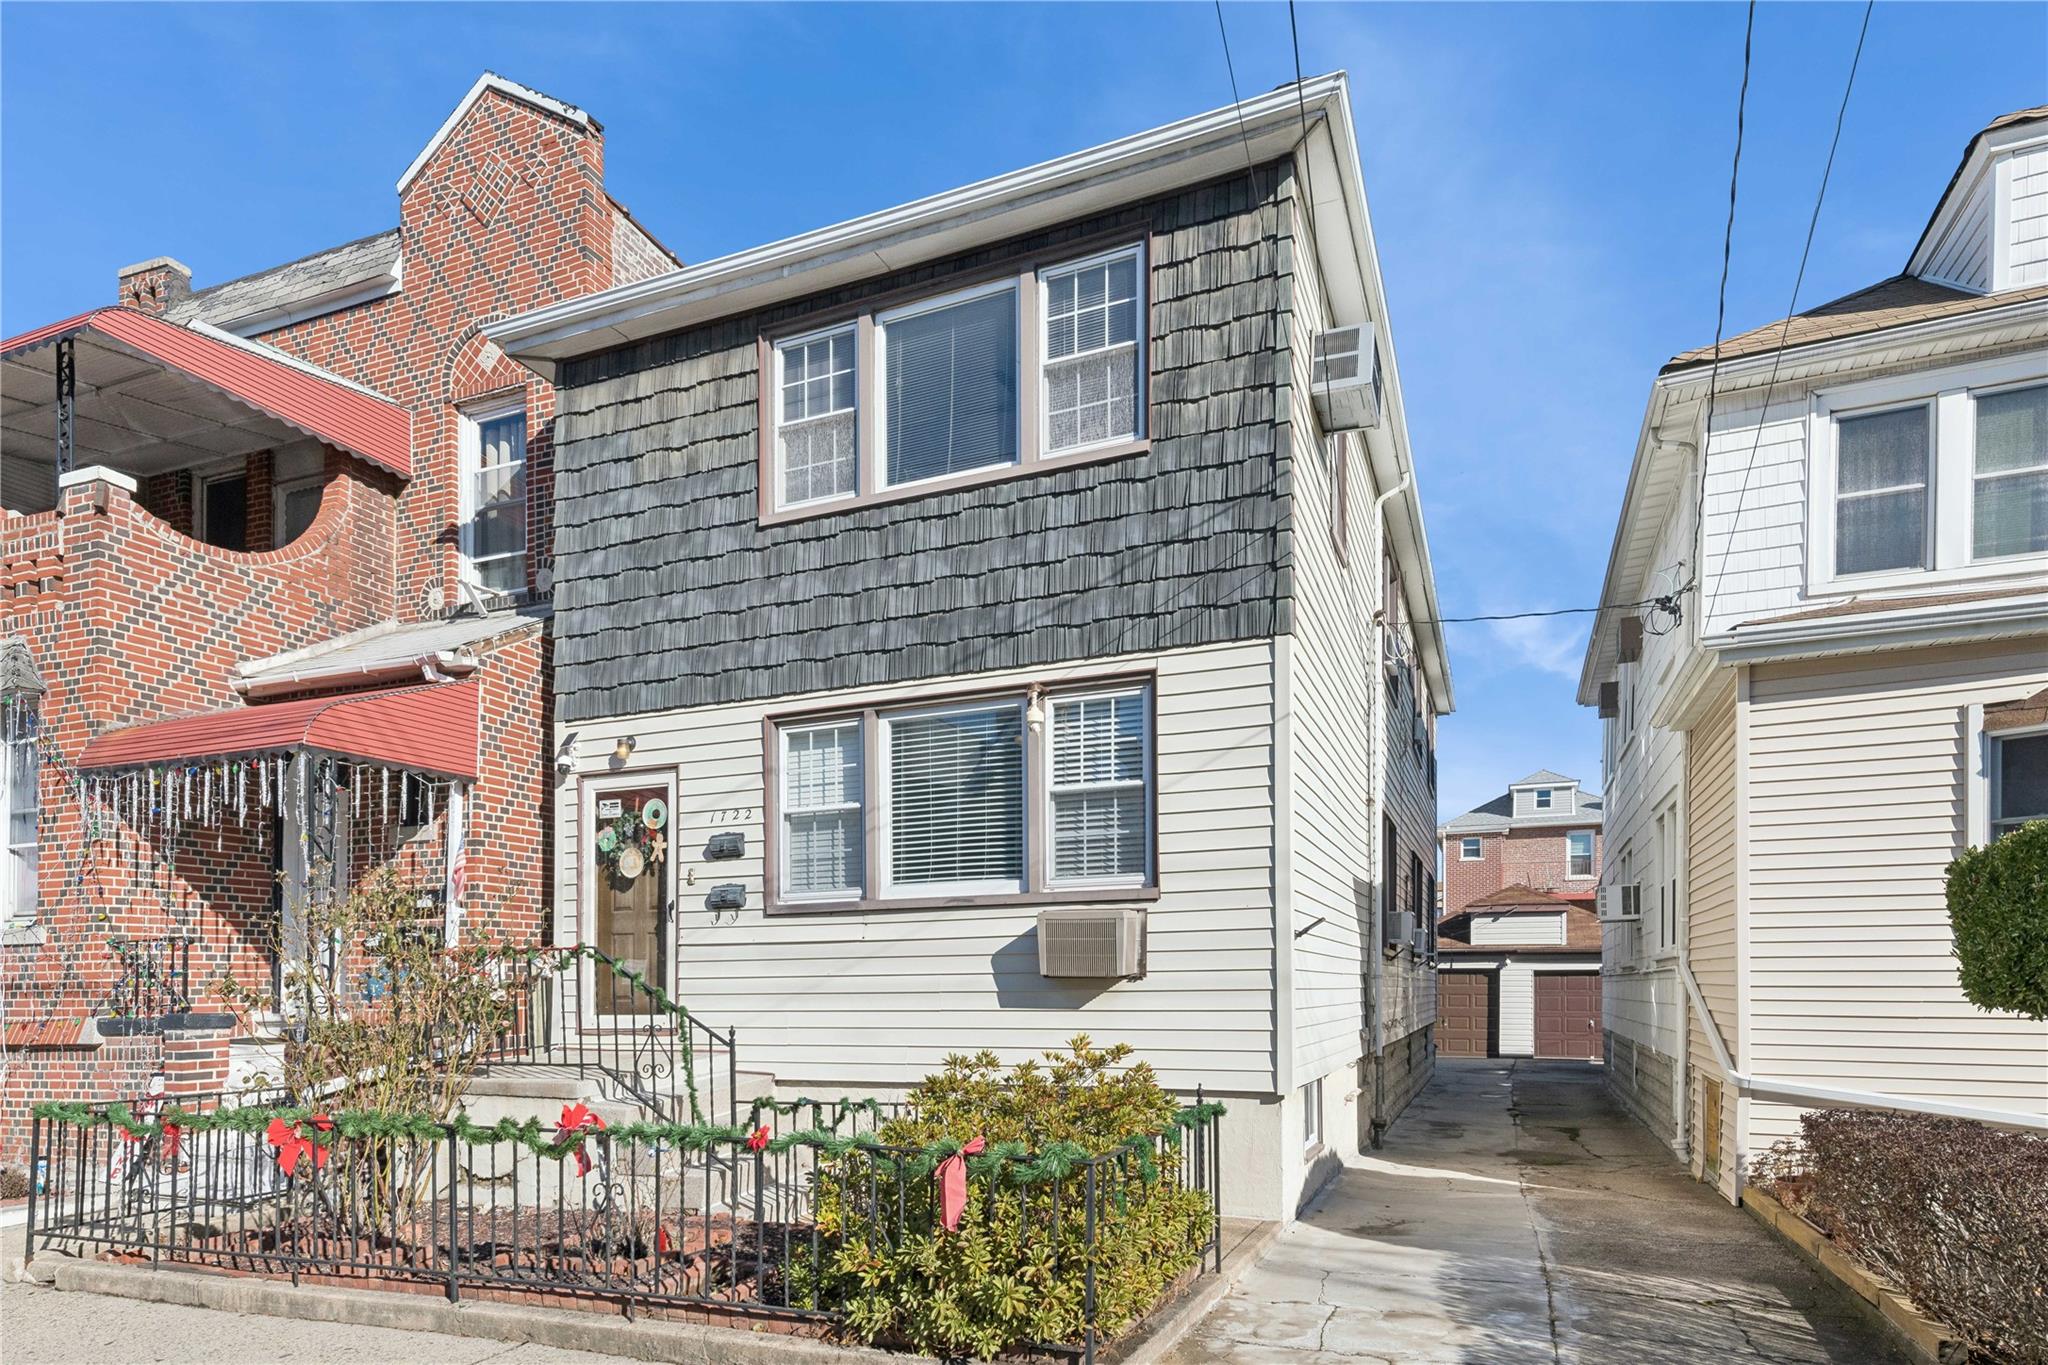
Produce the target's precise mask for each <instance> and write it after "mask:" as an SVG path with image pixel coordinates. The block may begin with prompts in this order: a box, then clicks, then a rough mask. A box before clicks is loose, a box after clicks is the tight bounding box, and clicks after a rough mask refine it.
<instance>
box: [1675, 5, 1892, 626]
mask: <svg viewBox="0 0 2048 1365" xmlns="http://www.w3.org/2000/svg"><path fill="white" fill-rule="evenodd" d="M1876 7H1877V0H1865V3H1864V6H1863V26H1862V27H1861V28H1859V29H1858V30H1857V31H1856V53H1855V55H1854V56H1852V57H1851V58H1850V59H1849V79H1848V81H1847V82H1846V83H1844V85H1843V86H1842V103H1841V105H1840V107H1838V108H1837V109H1836V110H1835V134H1834V137H1833V138H1832V139H1831V140H1830V141H1829V142H1828V160H1827V164H1826V165H1825V166H1823V167H1822V168H1821V173H1820V190H1819V192H1818V193H1817V194H1815V195H1814V197H1813V214H1812V216H1811V217H1809V218H1808V219H1807V220H1806V245H1805V246H1804V247H1802V248H1800V251H1799V272H1798V274H1796V275H1794V276H1793V278H1792V298H1791V300H1790V301H1789V302H1787V303H1786V305H1785V320H1784V321H1783V322H1782V323H1780V324H1779V325H1778V345H1777V350H1776V353H1775V354H1774V355H1772V357H1771V377H1770V379H1769V380H1767V381H1766V382H1765V384H1764V401H1763V406H1762V408H1761V409H1760V410H1759V411H1758V413H1757V424H1756V436H1755V438H1754V439H1753V440H1751V442H1750V444H1749V458H1748V459H1746V460H1744V461H1743V465H1742V485H1741V487H1740V488H1738V489H1737V490H1736V494H1735V514H1734V516H1732V517H1731V518H1730V519H1729V521H1728V548H1727V549H1724V550H1723V551H1722V552H1721V563H1720V568H1719V569H1718V570H1717V571H1716V572H1715V574H1714V577H1713V581H1712V582H1711V583H1709V584H1708V585H1707V587H1706V589H1705V596H1706V602H1705V603H1704V604H1703V605H1702V606H1701V608H1700V619H1701V620H1702V621H1705V619H1706V617H1707V614H1708V613H1709V612H1710V611H1711V610H1712V609H1713V606H1714V597H1715V595H1716V593H1717V592H1718V590H1719V589H1720V586H1721V580H1722V579H1723V578H1724V577H1726V576H1727V573H1728V560H1729V557H1730V556H1731V555H1732V554H1733V553H1734V548H1735V532H1736V529H1737V528H1738V527H1740V526H1741V524H1742V504H1743V502H1744V501H1745V500H1746V499H1747V498H1748V496H1749V477H1750V474H1751V472H1752V471H1753V470H1755V468H1756V454H1757V451H1758V450H1759V449H1761V448H1762V446H1763V441H1764V425H1765V423H1766V421H1767V420H1768V419H1769V417H1770V410H1771V393H1772V391H1773V390H1774V389H1776V388H1777V387H1778V367H1779V365H1781V364H1782V363H1783V362H1784V359H1785V338H1786V335H1787V333H1789V332H1790V331H1791V330H1792V318H1793V316H1794V315H1795V314H1796V313H1798V311H1799V289H1800V286H1801V285H1803V284H1804V283H1805V282H1806V262H1807V258H1808V257H1810V256H1811V255H1812V254H1813V235H1814V230H1815V229H1816V228H1818V227H1819V226H1820V208H1821V205H1822V204H1823V203H1825V202H1826V201H1827V197H1828V180H1829V179H1830V178H1831V177H1832V176H1833V175H1834V173H1835V152H1836V150H1837V149H1838V148H1840V147H1841V145H1842V123H1843V120H1845V119H1846V118H1847V117H1848V114H1849V95H1850V93H1851V92H1853V91H1854V90H1855V89H1856V69H1857V68H1858V67H1859V66H1861V65H1862V64H1863V40H1864V39H1865V38H1867V37H1869V36H1870V13H1871V11H1872V10H1873V9H1875V8H1876ZM1717 363H1718V362H1717ZM1701 444H1702V446H1704V445H1705V442H1704V440H1703V441H1702V442H1701ZM1700 467H1701V470H1702V471H1703V472H1702V474H1701V478H1702V479H1703V480H1704V478H1705V474H1704V470H1705V468H1706V451H1705V450H1704V449H1702V450H1701V452H1700ZM1702 491H1703V492H1704V487H1703V488H1702ZM1700 548H1701V551H1702V553H1701V556H1700V557H1701V559H1702V560H1704V559H1705V558H1706V555H1705V553H1704V552H1705V549H1706V546H1705V542H1704V541H1703V542H1702V543H1701V547H1700Z"/></svg>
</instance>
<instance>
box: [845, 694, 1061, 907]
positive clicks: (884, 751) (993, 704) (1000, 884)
mask: <svg viewBox="0 0 2048 1365" xmlns="http://www.w3.org/2000/svg"><path fill="white" fill-rule="evenodd" d="M1004 707H1010V708H1013V709H1015V710H1016V712H1017V728H1018V732H1019V733H1020V734H1024V735H1025V737H1026V742H1027V743H1028V742H1029V733H1028V727H1027V726H1026V725H1025V723H1024V698H1023V697H1021V696H1016V697H983V698H980V699H977V700H972V701H960V702H949V703H946V704H943V705H938V706H913V707H899V708H895V709H892V710H888V711H878V712H877V713H876V716H875V746H876V747H877V748H878V749H880V750H881V752H880V753H879V754H878V755H876V756H875V762H876V763H877V764H878V765H879V768H878V771H879V774H880V779H881V784H880V787H879V789H878V790H879V791H880V797H879V799H878V801H877V809H876V811H875V820H876V822H877V825H878V827H879V829H880V832H881V839H880V840H879V843H880V846H881V857H882V865H881V867H879V868H877V869H876V871H875V879H876V886H877V887H878V888H879V890H880V892H881V897H882V899H883V900H911V899H916V898H923V897H932V896H1014V895H1022V894H1023V892H1024V888H1025V884H1026V882H1027V880H1028V879H1027V878H1026V877H1025V876H1024V875H1023V873H1024V862H1028V861H1029V859H1030V857H1031V827H1030V823H1029V821H1030V818H1031V816H1030V811H1031V797H1030V791H1031V770H1030V764H1029V762H1028V759H1027V761H1026V762H1023V763H1019V764H1018V765H1017V814H1018V818H1019V824H1020V826H1021V828H1019V830H1018V831H1017V833H1018V838H1019V841H1020V842H1021V843H1022V844H1023V847H1024V858H1023V860H1022V861H1020V862H1019V864H1018V875H1017V877H1016V878H1015V879H1000V880H999V879H994V878H985V879H983V880H980V881H964V882H898V881H897V880H896V877H895V870H894V869H895V866H896V858H895V845H896V821H895V818H894V816H895V811H894V809H893V807H892V805H891V803H890V800H889V792H890V790H891V788H892V787H893V786H894V785H895V782H894V779H895V766H896V764H895V753H894V749H895V746H894V745H893V744H892V743H891V742H890V740H891V731H892V730H893V729H894V728H895V725H896V723H897V722H898V721H905V720H916V719H919V718H921V717H929V716H947V715H962V714H967V713H971V712H977V711H999V710H1002V709H1003V708H1004ZM863 761H865V755H864V756H863Z"/></svg>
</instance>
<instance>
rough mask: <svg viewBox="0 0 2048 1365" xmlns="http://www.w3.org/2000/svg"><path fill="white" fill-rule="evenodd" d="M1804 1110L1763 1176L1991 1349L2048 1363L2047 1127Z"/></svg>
mask: <svg viewBox="0 0 2048 1365" xmlns="http://www.w3.org/2000/svg"><path fill="white" fill-rule="evenodd" d="M1800 1123H1801V1128H1802V1130H1803V1140H1802V1141H1800V1142H1797V1143H1779V1144H1777V1145H1776V1146H1774V1147H1773V1148H1772V1149H1771V1150H1770V1151H1769V1152H1767V1153H1765V1155H1764V1156H1763V1157H1762V1158H1761V1159H1760V1160H1759V1161H1758V1162H1757V1163H1756V1164H1755V1166H1754V1167H1753V1168H1752V1174H1753V1177H1754V1178H1755V1180H1756V1182H1757V1183H1758V1184H1760V1185H1762V1186H1764V1187H1765V1188H1766V1189H1768V1190H1770V1191H1771V1192H1772V1193H1773V1194H1774V1195H1777V1196H1778V1197H1779V1200H1780V1202H1781V1203H1784V1204H1786V1206H1787V1207H1788V1208H1793V1209H1795V1210H1797V1211H1798V1212H1800V1213H1801V1214H1803V1215H1804V1216H1805V1217H1806V1218H1808V1219H1809V1220H1811V1221H1812V1222H1813V1223H1814V1224H1816V1225H1817V1226H1818V1227H1820V1229H1821V1230H1822V1231H1824V1232H1826V1233H1827V1234H1828V1236H1829V1237H1830V1238H1831V1239H1832V1240H1833V1241H1834V1242H1835V1244H1836V1245H1837V1246H1839V1247H1840V1248H1841V1249H1842V1250H1843V1251H1845V1252H1847V1253H1849V1254H1850V1255H1852V1256H1854V1257H1855V1258H1856V1259H1857V1260H1859V1261H1861V1262H1863V1263H1864V1264H1866V1265H1868V1266H1870V1267H1871V1268H1872V1269H1874V1270H1877V1271H1879V1272H1881V1273H1883V1274H1884V1275H1886V1276H1888V1277H1889V1278H1891V1279H1892V1280H1893V1281H1895V1282H1896V1283H1897V1284H1898V1285H1899V1286H1900V1287H1901V1288H1902V1289H1904V1290H1905V1291H1906V1293H1907V1295H1908V1296H1910V1297H1911V1298H1912V1299H1913V1301H1914V1302H1915V1303H1917V1304H1919V1305H1920V1307H1921V1308H1923V1309H1925V1310H1926V1311H1927V1312H1929V1313H1931V1314H1933V1315H1934V1316H1935V1317H1938V1318H1940V1319H1942V1320H1943V1321H1945V1322H1947V1323H1949V1324H1950V1325H1951V1326H1953V1327H1955V1328H1957V1329H1959V1330H1961V1331H1962V1332H1963V1333H1965V1334H1966V1335H1967V1336H1969V1337H1970V1338H1972V1341H1973V1345H1974V1347H1975V1349H1976V1350H1977V1351H1978V1353H1979V1354H1980V1355H1981V1356H1983V1357H1984V1358H1986V1359H1991V1360H2002V1361H2017V1362H2025V1363H2026V1365H2048V1138H2042V1137H2039V1136H2035V1135H2032V1134H2028V1133H2019V1132H2009V1131H2006V1130H2003V1129H1997V1128H1991V1127H1988V1126H1986V1125H1984V1124H1981V1123H1971V1122H1969V1121H1967V1120H1964V1119H1944V1118H1933V1117H1929V1116H1926V1115H1919V1114H1899V1113H1879V1112H1872V1111H1865V1110H1852V1109H1822V1110H1816V1111H1814V1112H1812V1113H1809V1114H1807V1115H1805V1116H1804V1117H1803V1118H1802V1119H1801V1121H1800Z"/></svg>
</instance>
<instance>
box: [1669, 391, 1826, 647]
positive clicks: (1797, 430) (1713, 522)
mask: <svg viewBox="0 0 2048 1365" xmlns="http://www.w3.org/2000/svg"><path fill="white" fill-rule="evenodd" d="M1807 405H1808V399H1807V397H1806V395H1805V394H1803V393H1798V394H1793V395H1791V396H1789V397H1787V396H1783V394H1782V391H1781V396H1780V397H1779V398H1777V399H1775V400H1774V401H1773V402H1772V403H1771V407H1770V411H1769V412H1768V413H1765V412H1764V411H1763V409H1762V406H1761V403H1760V401H1759V400H1758V399H1757V398H1755V397H1751V398H1749V399H1747V400H1746V401H1741V402H1735V403H1731V404H1729V405H1728V406H1727V407H1726V408H1725V410H1723V411H1719V412H1716V413H1715V415H1714V430H1713V432H1712V434H1711V435H1710V436H1709V438H1708V441H1707V477H1706V516H1705V518H1704V526H1703V531H1704V535H1705V547H1704V554H1703V556H1702V571H1701V575H1700V600H1701V601H1702V602H1703V603H1705V610H1704V615H1705V621H1704V624H1703V626H1702V633H1704V634H1714V633H1716V632H1718V631H1722V630H1725V629H1727V628H1729V627H1731V626H1735V625H1739V624H1740V623H1742V622H1744V621H1749V620H1754V619H1755V618H1756V617H1758V616H1760V615H1764V614H1767V613H1770V612H1774V611H1780V610H1783V609H1785V608H1787V607H1790V606H1793V605H1795V604H1797V603H1798V602H1799V601H1800V595H1801V592H1802V590H1803V587H1804V583H1805V577H1806V414H1807ZM1688 529H1689V528H1688ZM1683 554H1684V552H1683V551H1682V550H1681V551H1680V552H1679V556H1680V558H1683ZM1658 562H1659V563H1663V564H1668V563H1672V562H1674V561H1672V560H1669V559H1660V560H1659V561H1658Z"/></svg>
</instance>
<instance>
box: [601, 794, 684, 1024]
mask: <svg viewBox="0 0 2048 1365" xmlns="http://www.w3.org/2000/svg"><path fill="white" fill-rule="evenodd" d="M668 808H669V794H668V788H667V787H665V786H646V787H601V788H599V789H598V790H597V791H596V792H595V793H594V799H593V803H592V806H591V812H592V813H591V821H590V840H589V844H588V845H587V853H586V855H585V858H586V861H585V866H586V867H587V868H588V869H589V872H590V876H591V879H592V887H593V893H592V901H593V905H592V909H593V911H594V915H595V919H596V925H595V930H596V933H595V942H596V945H597V948H598V951H600V952H602V953H605V954H606V955H607V956H609V957H611V958H612V959H613V960H614V961H616V962H618V963H619V964H620V965H621V966H624V967H625V968H627V969H628V970H629V971H634V972H638V973H639V974H640V975H641V976H642V977H644V978H645V979H646V981H647V983H648V984H649V985H651V986H659V987H661V988H662V989H663V990H667V989H668V988H669V969H670V961H669V957H670V942H669V915H668V908H669V892H668V887H669V864H670V859H669V856H668V834H669V830H668ZM593 985H594V988H595V1003H596V1006H597V1013H598V1014H601V1015H602V1014H646V1013H648V1012H649V1011H650V1010H651V1009H652V1008H653V997H652V996H651V995H650V994H648V993H647V992H645V991H640V990H636V989H634V987H633V985H632V983H631V982H629V981H626V980H624V979H622V978H620V977H619V976H618V975H617V974H616V973H614V972H610V971H604V970H601V969H600V970H598V971H597V972H596V973H594V980H593Z"/></svg>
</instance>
